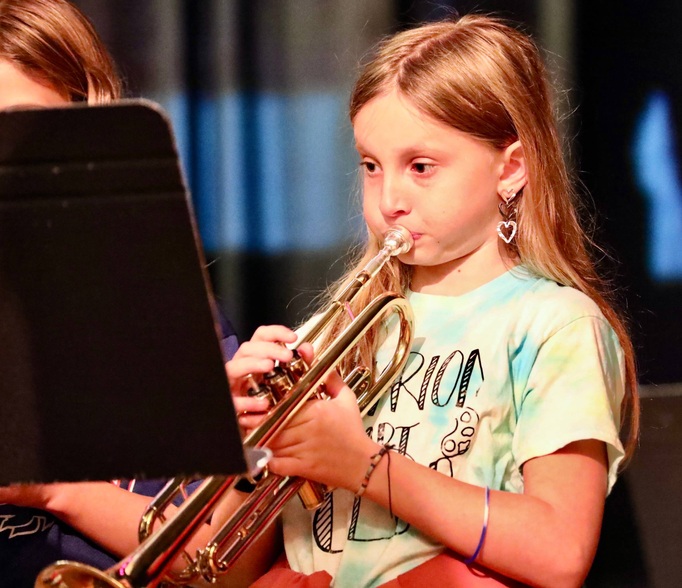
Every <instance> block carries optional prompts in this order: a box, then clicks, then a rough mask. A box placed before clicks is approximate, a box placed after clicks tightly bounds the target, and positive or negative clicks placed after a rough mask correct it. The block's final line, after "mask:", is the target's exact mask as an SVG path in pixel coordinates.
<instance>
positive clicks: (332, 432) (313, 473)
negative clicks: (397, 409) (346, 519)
mask: <svg viewBox="0 0 682 588" xmlns="http://www.w3.org/2000/svg"><path fill="white" fill-rule="evenodd" d="M325 383H326V386H327V394H328V395H329V396H330V398H329V399H328V400H310V401H308V402H307V403H306V405H305V406H304V407H303V408H301V410H300V411H299V413H298V414H297V415H296V416H295V417H294V418H293V419H292V420H291V422H290V423H289V424H288V425H287V427H286V428H285V429H284V430H283V431H282V432H281V433H279V434H278V435H277V436H276V437H275V438H274V439H273V441H272V443H271V444H270V445H269V447H270V449H271V450H272V452H273V458H272V460H271V461H270V463H269V468H270V470H272V471H273V472H274V473H276V474H279V475H282V476H301V477H304V478H306V479H309V480H314V481H316V482H321V483H323V484H326V485H327V486H330V487H332V488H346V489H347V490H350V491H352V492H356V491H357V490H358V488H359V487H360V485H361V483H362V481H363V479H364V476H365V472H366V471H367V466H368V464H369V461H370V457H371V456H372V455H374V454H375V453H376V452H377V451H378V449H379V446H378V444H377V443H375V442H374V441H372V440H371V439H370V438H369V437H368V436H367V434H366V432H365V429H364V425H363V424H362V418H361V417H360V410H359V409H358V405H357V399H356V397H355V394H354V393H353V391H352V390H351V389H350V388H349V387H348V386H346V385H345V384H344V383H343V380H342V379H341V377H340V376H339V375H338V374H337V373H336V372H333V373H332V374H331V375H330V376H329V377H328V379H327V381H326V382H325Z"/></svg>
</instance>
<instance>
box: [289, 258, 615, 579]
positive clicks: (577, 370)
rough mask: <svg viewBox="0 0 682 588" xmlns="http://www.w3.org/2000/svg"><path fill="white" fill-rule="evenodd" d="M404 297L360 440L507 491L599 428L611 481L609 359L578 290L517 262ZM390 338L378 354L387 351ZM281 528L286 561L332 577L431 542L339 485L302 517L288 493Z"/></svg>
mask: <svg viewBox="0 0 682 588" xmlns="http://www.w3.org/2000/svg"><path fill="white" fill-rule="evenodd" d="M407 297H408V299H409V301H410V303H411V306H412V308H413V310H414V313H415V338H414V343H413V346H412V351H411V354H410V358H409V360H408V363H407V365H406V367H405V369H404V370H403V373H402V375H401V377H400V378H399V380H398V381H397V382H396V383H395V384H394V386H393V387H392V389H391V390H390V391H389V392H388V393H386V394H385V395H384V397H383V398H382V399H381V400H380V401H379V402H378V405H377V406H376V408H375V409H374V410H372V411H371V412H370V414H369V415H368V416H366V417H365V425H366V428H367V430H368V433H369V434H370V435H371V437H372V439H374V440H375V441H377V442H378V443H382V444H383V443H392V444H393V445H395V448H396V451H399V452H400V453H403V454H405V455H407V456H409V457H410V458H411V459H413V460H415V461H417V462H419V463H421V464H424V465H425V466H427V467H430V468H433V469H435V470H437V471H439V472H441V473H442V474H443V475H446V476H452V477H454V478H457V479H459V480H463V481H466V482H470V483H472V484H476V485H479V486H486V485H487V486H490V488H492V489H497V490H506V491H509V492H517V493H521V492H523V475H522V469H521V468H522V465H523V463H524V462H526V461H527V460H529V459H531V458H533V457H537V456H542V455H547V454H549V453H552V452H554V451H556V450H558V449H560V448H562V447H564V446H565V445H567V444H568V443H571V442H573V441H578V440H583V439H599V440H601V441H604V442H605V444H606V446H607V450H608V459H609V489H610V488H611V486H612V485H613V482H614V481H615V477H616V470H617V466H618V463H619V461H620V460H621V459H622V457H623V448H622V445H621V443H620V440H619V438H618V423H619V420H620V410H619V408H620V402H621V399H622V397H623V392H624V368H623V357H622V352H621V348H620V346H619V344H618V338H617V336H616V334H615V333H614V331H613V329H612V328H611V326H610V325H609V324H608V323H607V322H606V320H605V319H604V317H603V315H602V314H601V312H600V311H599V309H598V308H597V306H596V304H595V303H594V302H593V301H592V300H590V299H589V298H588V297H587V296H585V295H584V294H582V293H580V292H578V291H577V290H575V289H573V288H567V287H562V286H558V285H557V284H556V283H554V282H551V281H549V280H546V279H543V278H537V277H532V276H530V275H529V274H528V273H527V272H525V271H524V270H523V269H520V268H516V269H514V270H512V271H509V272H507V273H505V274H503V275H502V276H500V277H498V278H496V279H494V280H492V281H491V282H489V283H487V284H485V285H483V286H481V287H480V288H477V289H476V290H474V291H471V292H469V293H466V294H464V295H462V296H434V295H426V294H420V293H415V292H408V293H407ZM389 330H390V328H389ZM391 337H392V335H391V333H389V334H388V337H387V340H386V342H385V343H384V345H383V346H382V347H381V349H380V350H379V352H378V355H377V363H378V364H379V365H382V364H383V363H384V362H386V361H387V360H388V359H387V356H388V354H390V353H392V351H393V349H395V345H394V343H393V341H392V340H391ZM330 459H333V456H330ZM284 537H285V546H286V551H287V557H288V559H289V563H290V565H291V567H292V568H293V569H295V570H297V571H301V572H304V573H312V572H313V571H316V570H320V569H324V570H327V571H328V572H329V573H330V574H331V575H332V576H333V577H334V584H333V585H334V586H336V587H339V588H351V587H352V588H357V587H362V586H377V585H379V584H381V583H383V582H386V581H388V580H390V579H392V578H394V577H396V576H398V575H399V574H401V573H404V572H406V571H408V570H409V569H412V568H413V567H415V566H417V565H419V564H420V563H422V562H424V561H426V560H428V559H430V558H432V557H434V555H436V554H437V553H438V552H440V551H441V550H442V547H441V546H440V545H438V544H437V543H435V542H433V541H432V540H430V539H429V538H427V537H426V536H424V535H422V534H421V533H420V532H419V531H417V530H416V529H414V528H413V527H411V526H410V525H409V524H407V523H405V522H404V521H402V520H399V519H397V520H396V519H393V518H391V516H390V515H389V513H388V512H387V510H385V509H383V508H381V507H380V506H378V505H377V504H375V503H372V502H371V501H369V500H367V499H364V500H363V499H360V498H356V497H355V496H354V495H353V494H351V493H350V492H347V491H345V490H337V491H335V492H334V493H333V495H332V497H331V498H330V499H328V501H327V502H326V503H325V504H324V505H323V506H322V507H321V508H320V510H318V511H316V512H315V513H313V514H310V513H308V512H306V511H304V510H303V509H302V508H301V507H300V505H299V501H298V500H295V501H292V502H291V503H290V505H288V506H287V508H286V509H285V512H284Z"/></svg>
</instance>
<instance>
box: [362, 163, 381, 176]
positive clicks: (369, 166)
mask: <svg viewBox="0 0 682 588" xmlns="http://www.w3.org/2000/svg"><path fill="white" fill-rule="evenodd" d="M360 167H364V168H365V171H366V172H367V173H368V174H373V173H375V172H376V171H377V170H378V169H379V166H378V165H377V164H376V163H374V162H373V161H361V162H360Z"/></svg>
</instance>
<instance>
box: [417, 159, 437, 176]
mask: <svg viewBox="0 0 682 588" xmlns="http://www.w3.org/2000/svg"><path fill="white" fill-rule="evenodd" d="M434 167H435V166H434V165H433V164H432V163H426V162H423V161H415V162H413V163H412V171H414V172H415V173H416V174H419V175H424V174H428V173H430V172H432V171H433V169H434Z"/></svg>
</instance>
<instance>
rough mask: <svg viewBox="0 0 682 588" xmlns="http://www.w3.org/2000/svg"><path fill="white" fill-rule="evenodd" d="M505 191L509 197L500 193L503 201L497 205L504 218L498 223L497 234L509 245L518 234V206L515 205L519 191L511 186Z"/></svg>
mask: <svg viewBox="0 0 682 588" xmlns="http://www.w3.org/2000/svg"><path fill="white" fill-rule="evenodd" d="M505 192H506V194H507V197H506V198H505V197H504V196H502V195H501V194H500V196H501V198H502V202H500V204H499V205H498V207H497V208H498V209H499V211H500V214H501V215H502V218H503V219H504V220H501V221H500V222H499V223H497V234H498V235H499V237H500V239H502V240H503V241H504V242H505V243H506V244H507V245H509V244H510V243H511V242H512V239H513V238H514V237H515V236H516V206H515V205H514V199H515V198H516V195H517V193H516V192H514V190H512V189H511V188H509V189H507V190H505Z"/></svg>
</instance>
